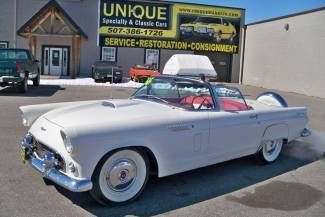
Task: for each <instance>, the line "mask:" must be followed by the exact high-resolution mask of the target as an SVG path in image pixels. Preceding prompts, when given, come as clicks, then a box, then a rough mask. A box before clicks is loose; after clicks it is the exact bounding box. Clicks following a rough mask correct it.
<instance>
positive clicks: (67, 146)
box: [61, 131, 73, 154]
mask: <svg viewBox="0 0 325 217" xmlns="http://www.w3.org/2000/svg"><path fill="white" fill-rule="evenodd" d="M61 136H62V140H63V144H64V146H65V149H66V150H67V152H68V153H69V154H71V153H72V151H73V146H72V144H71V141H70V139H69V137H68V136H67V135H66V134H65V133H64V132H63V131H61Z"/></svg>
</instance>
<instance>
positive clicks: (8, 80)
mask: <svg viewBox="0 0 325 217" xmlns="http://www.w3.org/2000/svg"><path fill="white" fill-rule="evenodd" d="M38 62H39V61H38V60H35V58H34V57H33V55H32V54H31V53H30V51H29V50H26V49H0V86H1V87H5V86H18V88H19V92H21V93H25V92H27V89H28V79H30V80H32V81H33V85H34V86H39V83H40V70H39V66H38Z"/></svg>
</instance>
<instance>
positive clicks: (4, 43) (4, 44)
mask: <svg viewBox="0 0 325 217" xmlns="http://www.w3.org/2000/svg"><path fill="white" fill-rule="evenodd" d="M8 45H9V43H8V41H0V48H8Z"/></svg>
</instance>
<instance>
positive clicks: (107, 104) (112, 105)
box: [102, 101, 116, 108]
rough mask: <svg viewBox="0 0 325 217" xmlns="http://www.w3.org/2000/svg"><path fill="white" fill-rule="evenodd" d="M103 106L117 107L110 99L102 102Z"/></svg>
mask: <svg viewBox="0 0 325 217" xmlns="http://www.w3.org/2000/svg"><path fill="white" fill-rule="evenodd" d="M102 106H105V107H111V108H116V107H115V105H114V104H113V103H111V102H108V101H104V102H102Z"/></svg>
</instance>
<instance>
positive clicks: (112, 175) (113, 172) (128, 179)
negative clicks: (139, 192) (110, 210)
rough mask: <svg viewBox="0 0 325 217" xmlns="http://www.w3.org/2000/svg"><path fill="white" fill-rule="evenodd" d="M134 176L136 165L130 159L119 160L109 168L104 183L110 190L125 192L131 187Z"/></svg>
mask: <svg viewBox="0 0 325 217" xmlns="http://www.w3.org/2000/svg"><path fill="white" fill-rule="evenodd" d="M136 176H137V170H136V164H135V163H134V162H133V161H132V160H130V159H119V160H117V161H115V162H113V164H112V165H111V167H110V168H109V170H108V172H107V175H106V181H107V184H108V186H109V187H110V188H111V189H112V190H114V191H126V190H128V189H129V188H130V187H131V186H132V185H133V183H134V181H135V179H136Z"/></svg>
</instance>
